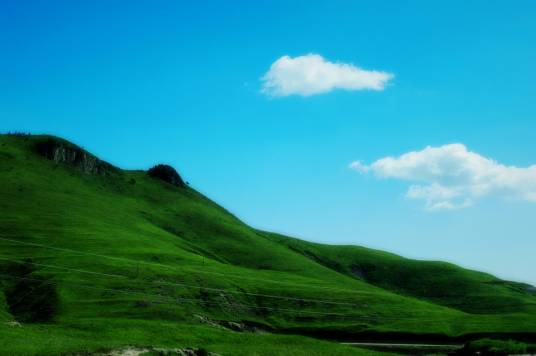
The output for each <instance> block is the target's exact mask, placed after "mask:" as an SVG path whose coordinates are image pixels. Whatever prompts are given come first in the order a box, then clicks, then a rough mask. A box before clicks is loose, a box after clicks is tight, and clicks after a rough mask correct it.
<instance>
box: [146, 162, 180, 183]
mask: <svg viewBox="0 0 536 356" xmlns="http://www.w3.org/2000/svg"><path fill="white" fill-rule="evenodd" d="M147 174H149V176H151V177H153V178H157V179H161V180H163V181H164V182H167V183H169V184H172V185H174V186H176V187H185V186H186V184H185V183H184V181H183V180H182V178H181V176H180V175H179V173H177V171H176V170H175V168H173V167H171V166H168V165H166V164H158V165H156V166H154V167H153V168H151V169H149V170H148V171H147Z"/></svg>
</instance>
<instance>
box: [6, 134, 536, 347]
mask: <svg viewBox="0 0 536 356" xmlns="http://www.w3.org/2000/svg"><path fill="white" fill-rule="evenodd" d="M0 251H1V253H0V269H1V272H0V273H1V274H0V282H1V287H2V288H1V291H2V292H3V293H0V319H1V320H3V322H2V323H1V324H0V340H2V341H4V342H3V345H8V346H6V347H7V349H6V350H8V351H9V352H10V353H11V354H17V353H20V354H46V353H49V354H58V353H60V352H65V353H67V352H81V351H87V352H93V351H96V350H106V349H110V348H116V347H121V346H125V345H136V346H158V347H171V348H176V347H187V346H194V347H204V348H206V349H208V350H209V351H213V352H218V353H221V354H228V355H237V354H244V355H249V354H252V353H254V352H257V353H258V354H266V355H272V354H295V355H299V354H304V355H305V354H307V355H313V354H326V353H327V354H341V355H346V354H352V353H355V354H363V353H364V354H370V352H369V351H361V350H360V349H356V348H349V347H346V346H339V345H337V344H335V343H332V342H323V341H315V340H313V339H309V338H306V337H300V336H284V335H281V333H309V334H315V335H320V336H324V337H328V336H329V337H340V338H342V337H345V338H359V337H365V336H367V337H372V336H374V337H381V335H389V337H396V335H401V336H402V335H413V336H414V337H416V338H418V337H428V338H430V337H445V338H446V337H458V336H463V335H468V334H488V333H524V334H531V333H534V335H536V294H535V292H534V288H531V286H528V285H525V284H521V283H515V282H507V281H502V280H500V279H497V278H495V277H493V276H490V275H488V274H484V273H480V272H474V271H470V270H466V269H462V268H460V267H457V266H454V265H452V264H448V263H442V262H424V261H415V260H409V259H405V258H402V257H399V256H396V255H393V254H389V253H385V252H381V251H376V250H371V249H367V248H363V247H356V246H329V245H320V244H314V243H310V242H306V241H300V240H296V239H292V238H289V237H285V236H281V235H277V234H272V233H268V232H263V231H258V230H255V229H253V228H251V227H249V226H248V225H246V224H244V223H243V222H241V221H240V220H239V219H237V218H236V217H235V216H233V215H232V214H230V213H229V212H227V211H226V210H225V209H223V208H222V207H220V206H218V205H217V204H215V203H214V202H212V201H210V200H209V199H207V198H206V197H204V196H203V195H201V194H200V193H198V192H196V191H195V190H193V189H191V188H190V187H188V186H187V185H185V184H184V182H183V180H182V179H180V177H178V176H174V171H172V170H171V171H170V170H169V167H165V166H161V167H158V169H157V171H153V172H151V174H148V173H147V172H145V171H127V170H121V169H119V168H117V167H114V166H112V165H110V164H108V163H106V162H104V161H102V160H100V159H98V158H97V157H95V156H93V155H92V154H90V153H88V152H86V151H84V150H83V149H81V148H79V147H78V146H76V145H74V144H72V143H69V142H67V141H65V140H62V139H59V138H56V137H52V136H28V135H1V136H0ZM13 320H19V321H22V326H17V325H16V324H14V323H11V322H10V321H13ZM232 330H235V331H232ZM259 330H264V331H270V332H259ZM255 331H256V332H255ZM9 352H8V353H9Z"/></svg>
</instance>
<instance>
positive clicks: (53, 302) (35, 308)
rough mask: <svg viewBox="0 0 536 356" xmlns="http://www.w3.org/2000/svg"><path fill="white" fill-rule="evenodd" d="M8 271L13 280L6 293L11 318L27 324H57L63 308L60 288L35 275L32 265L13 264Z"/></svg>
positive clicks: (9, 283)
mask: <svg viewBox="0 0 536 356" xmlns="http://www.w3.org/2000/svg"><path fill="white" fill-rule="evenodd" d="M6 270H7V272H8V275H10V276H13V279H11V280H8V286H7V288H6V289H5V297H6V304H7V306H8V310H9V312H10V313H11V315H13V317H14V318H15V319H16V320H17V321H20V322H25V323H37V322H49V321H52V320H54V318H55V316H56V315H57V314H58V311H59V304H60V298H59V295H58V292H57V286H56V284H55V283H54V282H53V281H51V280H49V279H47V278H44V277H42V276H39V275H35V274H34V273H35V272H36V271H35V268H34V266H33V265H32V264H31V261H26V263H16V264H11V265H9V266H8V267H7V268H6Z"/></svg>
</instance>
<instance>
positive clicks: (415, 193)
mask: <svg viewBox="0 0 536 356" xmlns="http://www.w3.org/2000/svg"><path fill="white" fill-rule="evenodd" d="M350 168H352V169H355V170H357V171H358V172H360V173H369V172H371V173H373V174H374V175H375V176H376V177H379V178H391V179H399V180H405V181H410V182H414V183H416V184H413V185H411V186H410V187H409V188H408V191H407V192H406V197H407V198H409V199H419V200H422V201H424V206H425V208H426V209H427V210H430V211H437V210H454V209H462V208H467V207H469V206H471V205H473V203H474V202H475V201H476V200H478V199H480V198H483V197H485V196H491V195H497V196H503V197H512V198H517V199H520V200H526V201H533V202H536V165H532V166H529V167H515V166H506V165H503V164H500V163H498V162H497V161H495V160H493V159H490V158H487V157H484V156H481V155H479V154H478V153H475V152H472V151H469V150H468V149H467V147H465V145H463V144H460V143H454V144H449V145H444V146H440V147H430V146H428V147H426V148H425V149H423V150H421V151H412V152H408V153H405V154H403V155H401V156H399V157H384V158H381V159H379V160H377V161H375V162H373V163H372V164H370V165H365V164H363V163H362V162H361V161H356V162H353V163H351V164H350Z"/></svg>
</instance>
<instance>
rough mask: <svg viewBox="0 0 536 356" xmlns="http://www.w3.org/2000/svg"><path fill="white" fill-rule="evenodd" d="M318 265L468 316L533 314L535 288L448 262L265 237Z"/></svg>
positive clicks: (270, 236) (274, 235) (535, 304)
mask: <svg viewBox="0 0 536 356" xmlns="http://www.w3.org/2000/svg"><path fill="white" fill-rule="evenodd" d="M263 234H264V235H265V236H267V237H268V238H271V239H272V240H273V241H277V242H279V243H281V244H283V245H286V246H288V248H289V249H290V250H291V251H295V252H298V253H300V254H301V255H303V256H306V257H308V258H310V259H311V260H313V261H316V262H318V263H319V264H321V265H323V266H326V267H329V268H331V269H333V270H335V271H338V272H340V273H343V274H345V275H347V276H351V277H354V278H357V279H359V280H362V281H365V282H367V283H370V284H373V285H375V286H378V287H382V288H384V289H387V290H390V291H393V292H395V293H398V294H401V295H408V296H413V297H417V298H420V299H425V300H428V301H431V302H433V303H436V304H441V305H445V306H448V307H452V308H456V309H459V310H462V311H466V312H468V313H492V314H495V313H496V314H500V313H505V312H506V313H507V312H527V313H533V314H535V313H536V303H535V295H536V294H535V293H536V291H535V289H534V287H532V286H530V285H528V284H524V283H517V282H510V281H504V280H501V279H498V278H496V277H494V276H492V275H490V274H487V273H482V272H477V271H471V270H468V269H464V268H461V267H458V266H456V265H453V264H451V263H446V262H435V261H417V260H411V259H407V258H403V257H400V256H397V255H394V254H391V253H387V252H383V251H378V250H373V249H368V248H364V247H359V246H330V245H322V244H315V243H311V242H307V241H301V240H298V239H293V238H289V237H286V236H280V235H277V234H268V233H263Z"/></svg>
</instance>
